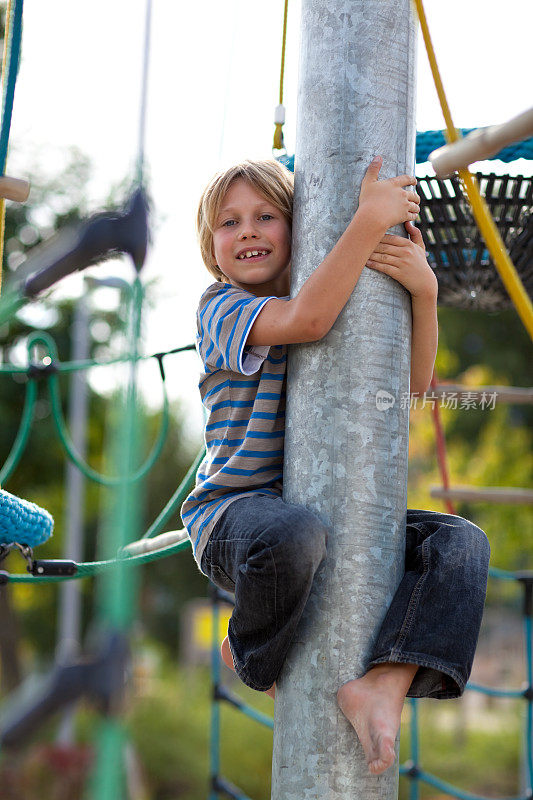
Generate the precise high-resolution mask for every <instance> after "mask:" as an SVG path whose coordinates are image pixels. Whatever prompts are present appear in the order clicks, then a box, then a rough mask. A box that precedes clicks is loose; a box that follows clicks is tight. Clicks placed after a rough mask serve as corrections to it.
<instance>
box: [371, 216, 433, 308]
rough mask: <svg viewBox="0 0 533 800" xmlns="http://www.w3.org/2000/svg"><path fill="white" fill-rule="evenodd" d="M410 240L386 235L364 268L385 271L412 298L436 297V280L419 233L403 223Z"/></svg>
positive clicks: (408, 224) (409, 223) (416, 229)
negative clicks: (406, 290)
mask: <svg viewBox="0 0 533 800" xmlns="http://www.w3.org/2000/svg"><path fill="white" fill-rule="evenodd" d="M405 229H406V231H407V233H408V234H409V239H404V238H403V237H401V236H393V235H391V234H388V233H386V234H385V236H384V237H383V239H382V240H381V241H380V243H379V244H378V246H377V247H376V249H375V250H374V252H373V253H372V255H371V256H370V258H369V259H368V261H367V262H366V266H367V267H370V269H375V270H378V272H384V273H385V275H389V276H390V277H391V278H394V280H396V281H398V282H399V283H401V284H402V286H405V288H406V289H408V291H409V292H410V293H411V296H412V297H429V298H431V299H433V298H435V299H436V298H437V278H436V275H435V273H434V272H433V270H432V269H431V267H430V266H429V264H428V262H427V259H426V249H425V247H424V240H423V238H422V234H421V233H420V231H419V230H418V228H415V226H414V225H413V223H412V222H406V223H405Z"/></svg>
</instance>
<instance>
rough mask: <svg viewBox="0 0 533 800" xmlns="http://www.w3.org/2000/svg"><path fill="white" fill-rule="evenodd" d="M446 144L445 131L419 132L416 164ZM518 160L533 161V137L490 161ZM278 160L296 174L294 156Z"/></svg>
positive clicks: (467, 129)
mask: <svg viewBox="0 0 533 800" xmlns="http://www.w3.org/2000/svg"><path fill="white" fill-rule="evenodd" d="M474 130H476V128H461V132H462V134H463V136H466V134H467V133H470V132H471V131H474ZM445 144H446V139H445V137H444V131H417V134H416V163H417V164H424V163H425V162H426V161H428V159H429V154H430V153H432V152H433V150H436V149H437V147H443V145H445ZM517 158H526V159H528V161H533V137H532V138H531V139H526V140H525V141H523V142H516V143H515V144H511V145H509V147H504V148H503V150H500V152H499V153H496V155H495V156H492V158H491V159H490V160H491V161H494V160H495V159H498V160H499V161H505V162H506V163H509V162H510V161H516V159H517ZM277 160H278V161H279V162H280V163H281V164H283V165H284V166H285V167H287V169H289V170H290V171H291V172H294V156H278V158H277Z"/></svg>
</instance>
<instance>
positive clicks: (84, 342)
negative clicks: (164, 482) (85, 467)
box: [56, 295, 89, 745]
mask: <svg viewBox="0 0 533 800" xmlns="http://www.w3.org/2000/svg"><path fill="white" fill-rule="evenodd" d="M88 357H89V308H88V305H87V298H86V297H85V296H84V295H82V296H81V297H80V298H79V300H78V301H77V303H76V306H75V309H74V320H73V325H72V360H73V361H84V360H85V359H86V358H88ZM87 402H88V396H87V376H86V374H85V371H84V370H80V371H75V372H73V373H72V377H71V380H70V408H69V420H70V430H71V432H72V441H73V443H74V446H75V448H76V450H77V452H78V453H79V454H80V455H81V457H82V458H84V457H85V452H86V437H87ZM66 483H67V491H66V495H67V508H66V514H65V548H64V549H65V552H64V557H65V558H68V559H72V560H73V561H76V562H79V561H82V560H83V510H84V503H85V477H84V476H83V474H82V473H81V471H80V470H79V469H78V468H77V467H76V466H75V465H74V464H73V463H72V462H71V461H68V462H67V481H66ZM60 597H61V600H60V606H59V631H60V633H59V642H58V645H57V648H56V659H57V660H58V661H61V662H67V661H69V660H71V659H74V658H76V657H77V656H78V655H79V652H80V649H81V644H80V637H81V632H80V629H81V586H80V582H79V581H65V582H64V583H63V584H62V586H61V595H60ZM74 715H75V709H74V706H71V707H70V708H68V709H67V710H66V711H65V713H64V714H63V718H62V722H61V725H60V727H59V732H58V736H57V742H58V744H62V745H68V744H72V742H73V741H74Z"/></svg>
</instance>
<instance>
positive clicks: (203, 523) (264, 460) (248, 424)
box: [181, 283, 289, 566]
mask: <svg viewBox="0 0 533 800" xmlns="http://www.w3.org/2000/svg"><path fill="white" fill-rule="evenodd" d="M272 299H274V297H273V296H271V297H256V296H255V295H253V294H250V292H246V291H245V290H244V289H238V288H236V287H235V286H232V285H231V284H229V283H214V284H212V285H211V286H210V287H209V288H208V289H207V290H206V291H205V292H204V294H203V295H202V297H201V299H200V304H199V307H198V312H197V327H198V333H197V336H196V348H197V350H198V353H199V355H200V358H201V359H202V365H203V372H202V375H201V377H200V383H199V389H200V394H201V397H202V403H203V404H204V406H205V407H206V409H207V420H206V426H205V444H206V448H207V450H206V457H205V459H204V461H203V462H202V464H201V465H200V467H199V469H198V473H197V475H196V486H195V488H194V489H193V491H192V492H191V494H190V495H189V496H188V498H187V499H186V500H185V502H184V504H183V506H182V507H181V517H182V519H183V523H184V525H185V526H186V528H187V531H188V533H189V536H190V538H191V542H192V546H193V552H194V557H195V559H196V562H197V564H198V566H200V564H201V558H202V553H203V551H204V548H205V546H206V544H207V540H208V539H209V535H210V533H211V531H212V530H213V528H214V526H215V523H216V522H217V520H218V519H219V517H220V515H221V514H222V512H223V511H225V509H226V508H227V507H228V506H229V505H230V503H232V502H233V501H234V500H237V499H238V498H239V497H249V496H250V495H251V494H257V493H259V492H261V493H262V494H264V493H268V494H273V495H277V496H280V495H281V493H282V477H283V442H284V435H285V389H286V384H285V371H286V363H287V346H286V345H273V346H259V345H247V344H246V338H247V336H248V333H249V332H250V328H251V327H252V325H253V323H254V321H255V319H256V317H257V315H258V314H259V312H260V311H261V309H262V308H263V306H264V305H265V303H268V301H269V300H272ZM278 299H279V298H278ZM282 299H287V300H288V299H289V298H288V297H287V298H282Z"/></svg>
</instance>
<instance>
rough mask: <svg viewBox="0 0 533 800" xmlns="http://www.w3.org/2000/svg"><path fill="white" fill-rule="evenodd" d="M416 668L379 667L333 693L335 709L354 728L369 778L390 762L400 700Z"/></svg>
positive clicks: (400, 707)
mask: <svg viewBox="0 0 533 800" xmlns="http://www.w3.org/2000/svg"><path fill="white" fill-rule="evenodd" d="M417 669H418V666H417V665H416V664H380V665H378V666H376V667H373V668H372V669H370V670H369V671H368V672H367V673H366V675H363V677H362V678H357V679H355V680H352V681H348V682H347V683H345V684H343V686H341V688H340V689H339V690H338V692H337V702H338V704H339V708H340V709H341V711H342V713H343V714H344V716H345V717H346V718H347V720H348V721H349V722H350V724H351V725H353V727H354V728H355V731H356V733H357V736H358V737H359V741H360V742H361V744H362V746H363V750H364V751H365V756H366V761H367V764H368V769H369V771H370V772H371V773H372V774H373V775H379V774H380V773H382V772H385V770H386V769H389V767H391V766H392V765H393V763H394V759H395V758H396V753H395V750H394V743H395V740H396V734H397V733H398V729H399V727H400V719H401V715H402V708H403V701H404V699H405V696H406V694H407V691H408V689H409V686H410V685H411V682H412V680H413V677H414V675H415V673H416V671H417Z"/></svg>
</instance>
